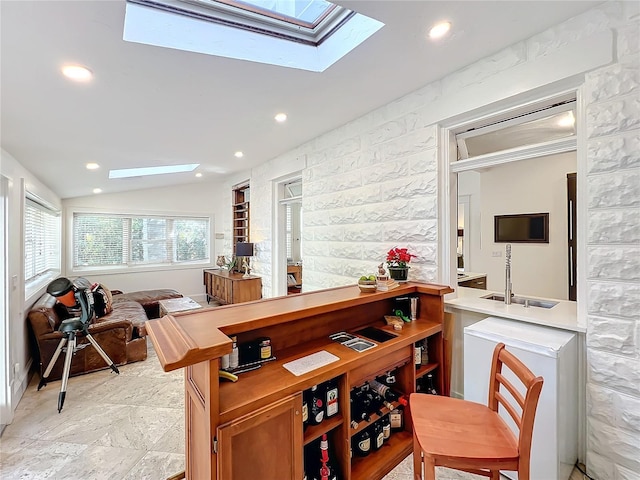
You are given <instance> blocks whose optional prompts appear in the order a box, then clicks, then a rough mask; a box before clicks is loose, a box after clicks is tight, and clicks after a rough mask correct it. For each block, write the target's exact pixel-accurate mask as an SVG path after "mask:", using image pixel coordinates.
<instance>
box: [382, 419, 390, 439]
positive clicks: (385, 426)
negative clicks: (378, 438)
mask: <svg viewBox="0 0 640 480" xmlns="http://www.w3.org/2000/svg"><path fill="white" fill-rule="evenodd" d="M380 422H382V437H383V439H384V441H385V442H386V441H387V440H389V437H391V421H390V420H389V414H388V413H387V414H386V415H385V416H384V417H382V418H381V419H380Z"/></svg>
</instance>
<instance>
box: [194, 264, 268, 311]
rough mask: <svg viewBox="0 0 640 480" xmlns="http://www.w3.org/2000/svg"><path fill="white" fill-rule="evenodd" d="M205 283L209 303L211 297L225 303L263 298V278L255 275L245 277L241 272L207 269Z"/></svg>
mask: <svg viewBox="0 0 640 480" xmlns="http://www.w3.org/2000/svg"><path fill="white" fill-rule="evenodd" d="M204 285H205V288H206V293H207V303H209V300H210V299H211V298H215V299H216V300H217V301H218V302H220V303H222V304H223V305H226V304H228V303H243V302H250V301H252V300H260V299H261V298H262V278H261V277H258V276H255V275H250V276H249V277H248V278H245V277H243V275H242V274H241V273H232V272H229V271H228V270H205V271H204Z"/></svg>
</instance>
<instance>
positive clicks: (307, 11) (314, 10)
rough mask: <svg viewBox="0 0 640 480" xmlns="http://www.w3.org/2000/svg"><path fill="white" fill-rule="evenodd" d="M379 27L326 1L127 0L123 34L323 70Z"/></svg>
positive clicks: (211, 52)
mask: <svg viewBox="0 0 640 480" xmlns="http://www.w3.org/2000/svg"><path fill="white" fill-rule="evenodd" d="M383 26H384V24H383V23H381V22H379V21H377V20H374V19H371V18H369V17H366V16H364V15H361V14H359V13H357V12H354V11H352V10H348V9H346V8H344V7H341V6H338V5H335V4H332V3H329V2H327V1H324V0H245V1H240V0H127V8H126V14H125V28H124V35H123V38H124V40H126V41H130V42H137V43H145V44H148V45H155V46H160V47H166V48H174V49H179V50H186V51H191V52H198V53H204V54H209V55H217V56H221V57H229V58H237V59H240V60H249V61H253V62H260V63H269V64H272V65H280V66H285V67H291V68H300V69H304V70H311V71H316V72H321V71H324V70H325V69H327V68H328V67H329V66H331V65H332V64H333V63H335V62H336V61H338V60H339V59H340V58H342V57H343V56H344V55H346V54H347V53H349V52H350V51H351V50H353V49H354V48H356V47H357V46H358V45H360V44H361V43H362V42H364V41H365V40H366V39H367V38H369V37H370V36H371V35H373V34H374V33H375V32H377V31H378V30H379V29H380V28H382V27H383Z"/></svg>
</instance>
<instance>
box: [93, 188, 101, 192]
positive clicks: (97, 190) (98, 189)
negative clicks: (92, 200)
mask: <svg viewBox="0 0 640 480" xmlns="http://www.w3.org/2000/svg"><path fill="white" fill-rule="evenodd" d="M93 193H102V189H101V188H94V189H93Z"/></svg>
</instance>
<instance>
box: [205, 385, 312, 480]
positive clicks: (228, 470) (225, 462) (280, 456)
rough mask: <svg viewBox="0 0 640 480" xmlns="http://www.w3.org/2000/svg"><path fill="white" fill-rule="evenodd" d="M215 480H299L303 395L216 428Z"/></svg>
mask: <svg viewBox="0 0 640 480" xmlns="http://www.w3.org/2000/svg"><path fill="white" fill-rule="evenodd" d="M217 436H218V479H219V480H227V479H233V480H256V479H260V478H277V479H278V480H300V479H301V478H302V471H303V460H302V451H303V432H302V394H300V393H298V394H296V395H293V396H291V397H287V398H285V399H284V400H281V401H279V402H276V403H274V404H272V405H269V406H267V407H264V408H262V409H260V410H257V411H255V412H254V413H251V414H249V415H246V416H244V417H241V418H239V419H237V420H234V421H232V422H229V423H227V424H224V425H221V426H220V427H218V435H217Z"/></svg>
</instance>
